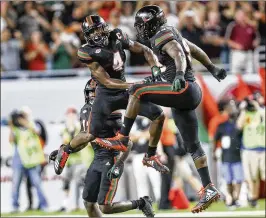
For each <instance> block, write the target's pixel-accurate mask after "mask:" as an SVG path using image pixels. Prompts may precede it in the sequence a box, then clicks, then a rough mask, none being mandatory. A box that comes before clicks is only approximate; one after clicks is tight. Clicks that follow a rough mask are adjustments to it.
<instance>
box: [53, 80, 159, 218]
mask: <svg viewBox="0 0 266 218" xmlns="http://www.w3.org/2000/svg"><path fill="white" fill-rule="evenodd" d="M95 88H96V83H95V81H93V80H92V79H90V80H89V81H88V82H87V84H86V86H85V89H84V96H85V105H84V106H83V107H82V109H81V110H80V125H81V132H84V131H87V130H88V127H89V126H88V120H89V114H90V112H91V109H92V106H93V104H94V101H95ZM121 117H122V115H121V113H118V112H113V113H112V114H110V115H109V116H108V117H107V119H106V121H105V123H104V125H103V128H102V130H101V131H100V132H99V133H98V135H99V136H101V137H112V136H114V135H115V134H116V132H117V131H118V130H119V129H120V128H121V124H122V121H121ZM91 146H92V147H93V150H94V160H93V162H92V163H91V165H90V167H89V169H88V171H87V174H86V177H85V186H84V190H83V195H82V197H83V200H84V205H85V208H86V210H87V213H88V216H89V217H102V213H104V214H113V213H121V212H125V211H128V210H133V209H137V208H138V209H140V210H142V212H143V213H144V215H145V216H147V217H154V212H153V209H152V200H151V198H150V197H148V196H144V197H142V198H140V199H139V200H133V201H124V202H114V203H113V198H114V196H115V194H116V189H117V185H118V181H119V178H120V176H121V175H122V173H123V168H124V164H123V161H124V160H125V159H126V158H127V156H128V153H129V151H130V150H131V146H132V144H130V145H129V147H130V149H128V151H126V152H124V153H122V152H121V153H122V155H121V156H120V158H119V155H120V154H119V153H120V152H119V151H115V150H107V149H105V148H101V147H100V146H99V145H97V144H96V143H95V142H91ZM84 147H85V145H83V148H84ZM77 151H79V149H77V150H73V151H72V153H74V152H77ZM57 154H58V150H55V151H53V152H52V153H51V154H50V157H49V158H50V160H56V156H57ZM118 158H119V161H120V164H119V167H114V163H116V160H117V159H118ZM55 164H56V163H55ZM110 175H112V176H110Z"/></svg>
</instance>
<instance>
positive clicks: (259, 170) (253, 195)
mask: <svg viewBox="0 0 266 218" xmlns="http://www.w3.org/2000/svg"><path fill="white" fill-rule="evenodd" d="M240 109H241V113H240V115H239V117H238V120H237V127H238V128H239V129H240V130H242V131H243V151H242V162H243V167H244V175H245V179H246V181H247V183H248V188H249V196H248V197H249V203H250V205H251V206H252V207H256V206H257V200H258V197H259V185H260V179H259V175H260V178H261V180H263V181H265V158H266V156H265V151H266V147H265V108H261V107H260V105H259V103H258V102H257V101H256V99H255V100H254V97H253V96H249V97H248V98H247V99H245V101H243V102H242V103H241V104H240Z"/></svg>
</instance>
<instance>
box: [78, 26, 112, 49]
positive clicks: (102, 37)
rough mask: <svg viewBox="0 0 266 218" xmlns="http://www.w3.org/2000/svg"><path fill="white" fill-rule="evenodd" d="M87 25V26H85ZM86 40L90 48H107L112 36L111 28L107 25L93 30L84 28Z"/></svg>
mask: <svg viewBox="0 0 266 218" xmlns="http://www.w3.org/2000/svg"><path fill="white" fill-rule="evenodd" d="M84 25H86V24H84ZM83 34H84V38H85V39H86V41H87V43H88V44H89V45H90V46H100V47H104V46H107V45H108V43H109V40H108V37H109V34H110V31H109V26H108V24H106V23H103V24H100V25H98V26H93V27H91V28H87V29H84V28H83Z"/></svg>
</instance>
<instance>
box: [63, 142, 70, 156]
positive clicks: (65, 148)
mask: <svg viewBox="0 0 266 218" xmlns="http://www.w3.org/2000/svg"><path fill="white" fill-rule="evenodd" d="M64 151H65V152H66V153H68V154H71V153H72V148H71V146H70V144H67V145H66V146H65V147H64Z"/></svg>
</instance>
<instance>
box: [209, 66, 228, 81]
mask: <svg viewBox="0 0 266 218" xmlns="http://www.w3.org/2000/svg"><path fill="white" fill-rule="evenodd" d="M207 68H208V70H209V71H210V73H211V74H212V75H213V77H214V78H215V79H217V80H218V81H219V82H221V80H223V79H225V77H226V76H227V73H226V70H225V69H223V68H219V67H216V66H215V65H210V66H209V67H207Z"/></svg>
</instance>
